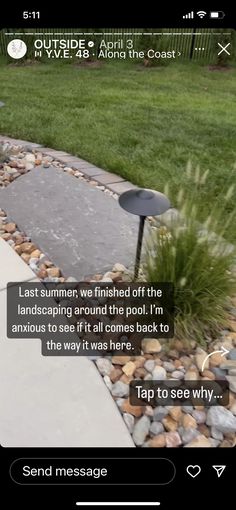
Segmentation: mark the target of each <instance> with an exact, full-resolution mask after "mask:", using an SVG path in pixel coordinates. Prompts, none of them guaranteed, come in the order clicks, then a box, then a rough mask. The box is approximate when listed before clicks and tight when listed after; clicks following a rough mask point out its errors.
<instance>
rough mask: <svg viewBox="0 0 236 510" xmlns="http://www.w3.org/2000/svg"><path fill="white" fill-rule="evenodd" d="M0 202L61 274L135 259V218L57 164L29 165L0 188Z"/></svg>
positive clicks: (88, 271) (101, 268) (90, 270)
mask: <svg viewBox="0 0 236 510" xmlns="http://www.w3.org/2000/svg"><path fill="white" fill-rule="evenodd" d="M0 206H1V207H2V208H3V209H4V210H5V211H6V212H7V215H8V217H10V218H12V220H13V221H15V222H17V224H18V227H19V228H20V229H21V230H23V231H25V232H26V233H27V235H29V236H30V237H31V238H32V241H33V242H35V243H36V244H38V245H39V247H40V249H41V250H42V251H43V252H44V253H45V254H46V255H47V256H48V257H49V258H51V259H52V260H53V262H54V263H55V264H56V265H58V266H59V267H60V268H61V270H62V271H63V273H64V274H65V275H66V276H74V277H75V278H77V279H78V280H79V279H81V278H83V277H84V276H87V275H91V274H94V273H97V272H99V271H105V270H108V269H110V268H111V267H112V266H113V264H114V263H115V262H121V263H123V264H124V265H128V266H129V265H130V264H132V263H133V262H134V258H135V250H136V241H137V231H138V218H137V217H136V216H134V215H130V214H128V213H126V212H125V211H123V210H122V209H121V208H120V206H119V204H118V202H117V201H116V200H114V198H112V197H110V196H108V195H107V194H106V195H105V194H104V193H103V192H102V191H101V190H99V189H97V188H96V187H93V186H91V185H89V184H88V183H87V182H83V181H80V180H79V179H76V178H74V177H73V176H71V175H68V174H66V173H65V172H62V171H61V170H60V169H56V168H55V167H50V168H43V167H37V168H35V169H33V170H31V171H30V172H29V173H28V174H26V175H23V176H22V177H20V178H19V179H17V180H16V181H14V182H13V183H11V184H10V186H8V187H7V188H5V189H3V190H2V191H1V204H0Z"/></svg>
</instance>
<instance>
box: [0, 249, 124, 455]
mask: <svg viewBox="0 0 236 510" xmlns="http://www.w3.org/2000/svg"><path fill="white" fill-rule="evenodd" d="M13 259H14V260H13ZM9 260H10V264H9V265H8V261H9ZM0 267H4V273H5V274H4V280H3V279H2V273H0V288H1V289H2V290H1V291H0V416H1V421H0V443H1V444H2V445H3V446H5V447H49V446H51V447H79V446H81V447H90V446H94V447H122V446H124V447H128V446H134V445H133V442H132V439H131V437H130V434H129V432H128V429H127V428H126V426H125V424H124V422H123V420H122V417H121V415H120V414H119V411H118V409H117V407H116V404H115V402H114V401H113V399H112V397H111V395H110V393H109V391H108V389H107V388H106V386H105V384H104V382H103V380H102V377H101V376H100V374H99V373H98V371H97V369H96V367H95V365H94V364H93V363H92V361H90V360H88V359H87V358H85V357H64V356H63V357H61V356H60V357H56V356H55V357H45V356H42V355H41V341H40V340H37V339H32V340H31V339H12V338H11V339H8V338H7V337H6V301H7V300H6V288H3V287H4V285H6V284H7V281H11V280H12V276H14V279H15V280H17V281H19V282H20V281H24V280H26V278H27V279H28V281H29V280H32V279H33V278H34V276H35V275H34V273H33V272H32V271H31V270H30V269H29V268H28V267H27V266H26V264H24V263H23V261H22V260H21V259H20V257H19V256H18V255H17V254H16V253H14V251H13V250H12V248H11V247H10V246H8V245H7V243H6V242H5V241H3V240H2V239H0ZM13 268H14V275H12V269H13ZM25 268H27V274H26V272H25Z"/></svg>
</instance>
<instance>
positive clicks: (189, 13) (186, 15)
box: [183, 11, 194, 19]
mask: <svg viewBox="0 0 236 510" xmlns="http://www.w3.org/2000/svg"><path fill="white" fill-rule="evenodd" d="M193 18H194V12H193V11H191V12H188V14H184V16H183V19H193Z"/></svg>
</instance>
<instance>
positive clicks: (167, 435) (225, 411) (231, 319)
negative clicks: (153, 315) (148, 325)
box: [0, 143, 236, 447]
mask: <svg viewBox="0 0 236 510" xmlns="http://www.w3.org/2000/svg"><path fill="white" fill-rule="evenodd" d="M3 151H4V152H5V155H7V154H8V155H7V156H6V157H4V158H2V162H1V161H0V188H4V187H6V186H9V185H10V184H11V182H13V181H14V180H15V179H17V178H18V177H21V176H22V175H24V174H25V173H27V172H29V171H30V170H32V169H33V168H35V167H37V166H39V165H43V166H44V167H48V166H51V165H52V166H55V167H58V169H61V171H64V172H67V173H68V174H70V175H71V176H73V177H75V178H77V179H83V180H85V181H87V182H88V185H91V186H97V187H98V188H99V189H101V191H102V192H104V193H108V194H110V195H112V196H113V197H114V199H117V198H118V195H117V194H116V193H113V192H112V191H110V190H109V189H107V188H106V186H99V184H98V183H97V181H96V180H95V179H93V178H91V179H89V178H87V177H86V176H84V175H83V173H82V172H81V171H79V170H76V169H73V168H72V167H68V166H66V165H65V164H63V163H61V162H60V161H58V160H55V159H54V158H53V157H50V156H47V155H44V153H43V151H40V149H33V150H29V149H27V148H26V147H24V146H19V145H11V146H10V144H6V143H5V144H4V147H3ZM0 205H1V203H0ZM0 237H1V238H2V239H3V240H5V242H7V243H8V244H9V245H10V246H11V248H12V249H13V250H14V251H15V252H16V253H17V254H18V255H19V256H20V257H21V258H22V259H23V260H24V262H25V263H26V264H28V265H29V266H30V268H31V269H32V271H33V272H34V273H35V274H36V276H37V277H38V278H39V279H40V281H42V282H54V283H59V282H61V283H64V282H70V281H72V282H73V281H76V280H75V278H73V277H70V275H64V274H62V272H61V269H60V268H59V267H57V266H55V265H54V263H53V261H52V260H49V259H48V257H47V255H46V254H45V253H43V252H42V251H41V250H40V246H37V245H35V244H34V243H33V242H32V240H31V238H30V237H29V236H27V233H25V232H22V231H20V230H19V229H18V227H17V224H16V223H15V222H14V220H12V219H10V218H8V217H7V215H6V214H5V212H4V210H2V209H0ZM98 271H99V268H98ZM89 281H102V282H122V281H131V273H130V271H129V269H128V268H126V267H125V266H124V265H122V264H120V263H118V262H116V261H114V265H113V267H111V270H110V271H107V272H106V273H105V274H104V273H99V272H98V273H97V274H95V275H92V276H91V277H90V278H89ZM222 346H223V347H224V348H225V349H227V350H228V351H229V352H228V354H227V355H226V356H224V357H222V355H221V354H220V353H216V354H213V355H212V356H211V357H210V358H209V359H208V360H207V363H206V364H205V369H204V371H203V372H201V367H202V362H203V360H204V359H205V358H206V356H207V354H209V353H211V352H213V351H215V350H219V349H221V347H222ZM92 359H93V361H94V363H95V364H96V366H97V369H98V370H99V372H100V374H101V376H102V377H103V380H104V384H105V385H106V386H107V388H108V389H109V391H110V393H111V395H112V397H113V399H114V401H115V402H116V404H117V406H118V408H119V410H120V412H121V414H122V417H123V420H124V422H125V424H126V426H127V428H128V430H129V432H130V434H131V435H132V438H133V441H134V443H135V445H136V446H137V447H232V446H235V445H236V298H234V299H233V300H232V306H231V307H230V309H229V316H228V327H227V328H225V329H224V330H222V331H221V333H220V334H219V337H218V338H217V339H216V340H212V341H211V342H209V341H208V343H207V347H206V348H204V349H203V348H202V347H199V346H198V345H197V342H195V341H191V344H190V345H189V346H186V344H185V343H184V342H182V341H180V340H178V339H173V340H171V341H169V340H168V341H160V340H158V339H153V338H152V339H149V338H146V339H145V341H143V343H142V353H141V355H139V356H133V357H131V356H118V355H117V356H106V357H99V356H93V357H92ZM134 379H138V380H141V379H143V380H146V381H149V380H153V379H154V380H168V379H174V380H181V379H184V380H193V381H201V380H203V381H204V380H206V381H207V380H212V381H213V380H216V379H220V380H227V381H228V382H229V388H230V398H229V404H228V406H227V407H222V406H213V407H208V408H206V407H204V406H195V407H193V406H165V407H164V406H157V407H155V408H153V407H151V406H132V405H131V404H130V401H129V384H130V382H131V381H132V380H134Z"/></svg>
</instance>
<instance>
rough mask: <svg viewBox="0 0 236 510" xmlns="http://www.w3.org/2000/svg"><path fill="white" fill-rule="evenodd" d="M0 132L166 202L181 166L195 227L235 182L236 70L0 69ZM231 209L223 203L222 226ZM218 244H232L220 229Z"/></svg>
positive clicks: (232, 234) (231, 235) (180, 181)
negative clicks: (195, 207)
mask: <svg viewBox="0 0 236 510" xmlns="http://www.w3.org/2000/svg"><path fill="white" fill-rule="evenodd" d="M0 83H1V100H2V101H4V102H5V107H3V108H1V111H0V133H1V134H5V135H9V136H14V137H17V138H23V139H26V140H31V141H34V142H39V143H41V144H43V145H44V146H49V147H52V148H57V149H63V150H66V151H68V152H70V153H72V154H75V155H78V156H81V157H83V158H85V159H87V160H89V161H91V162H93V163H94V164H96V165H98V166H101V167H103V168H105V169H108V170H110V171H113V172H116V173H119V174H120V175H122V176H123V177H124V178H126V179H128V180H131V181H132V182H134V183H136V184H138V185H140V186H144V187H150V188H155V189H157V190H160V191H163V190H164V186H165V184H166V182H167V181H168V182H170V184H171V189H172V190H173V191H172V196H171V199H172V202H173V205H175V196H176V194H177V191H178V189H179V187H183V188H184V189H185V190H186V191H187V192H189V193H191V186H192V184H190V183H189V182H188V181H186V178H185V172H184V170H185V167H186V163H187V161H188V160H189V159H190V160H191V161H192V164H193V166H195V165H196V164H199V165H200V167H201V170H202V171H203V172H204V171H205V170H207V169H209V177H208V187H207V190H200V191H199V194H198V196H197V197H196V200H198V201H199V203H200V204H201V208H200V218H199V219H200V220H203V219H205V218H206V217H207V216H208V214H209V212H210V210H211V207H212V204H213V203H214V204H215V202H216V200H217V197H218V196H219V193H220V192H221V191H222V188H223V187H224V186H227V187H228V186H229V185H230V184H232V182H235V181H236V177H235V176H236V170H235V166H234V165H235V162H236V123H235V118H236V100H235V99H236V68H232V69H231V70H229V71H209V70H208V68H207V67H201V66H199V65H198V64H191V63H186V64H178V65H177V64H171V65H169V66H165V67H159V68H158V67H157V68H151V69H146V68H143V67H141V65H137V64H135V63H129V62H110V63H104V64H103V65H102V66H101V67H100V68H98V69H89V68H86V67H75V66H74V65H72V64H71V63H65V62H63V63H61V62H53V63H52V62H50V64H48V63H45V64H42V63H41V64H38V65H32V66H28V67H27V66H24V67H23V66H9V65H4V63H2V65H1V66H0ZM234 202H235V195H234V196H233V197H232V200H231V201H230V202H229V203H228V204H227V207H226V209H225V212H224V214H223V217H222V224H224V222H225V219H226V218H227V216H228V213H229V211H230V210H231V209H232V207H233V204H234ZM226 238H227V239H228V240H229V241H231V242H235V241H236V229H235V228H233V226H232V225H229V227H228V229H227V231H226Z"/></svg>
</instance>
